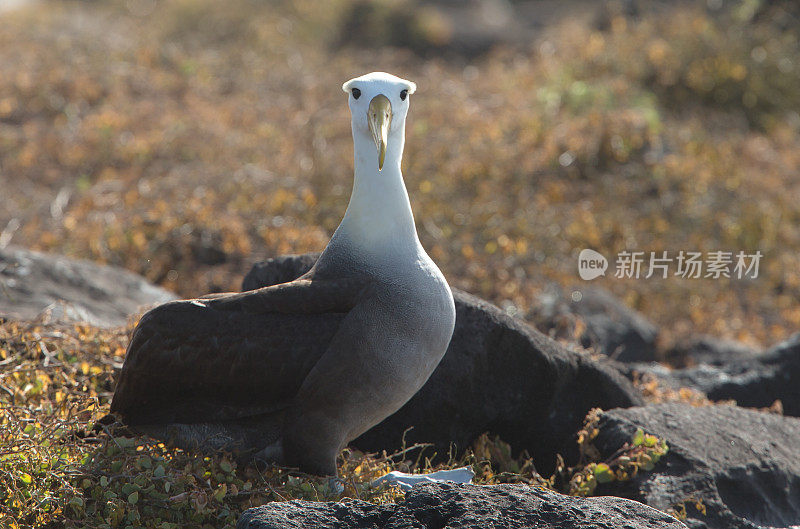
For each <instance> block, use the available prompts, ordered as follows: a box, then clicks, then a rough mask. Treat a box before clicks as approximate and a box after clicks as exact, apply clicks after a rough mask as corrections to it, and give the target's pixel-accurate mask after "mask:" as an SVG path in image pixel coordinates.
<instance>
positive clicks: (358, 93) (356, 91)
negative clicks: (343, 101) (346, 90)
mask: <svg viewBox="0 0 800 529" xmlns="http://www.w3.org/2000/svg"><path fill="white" fill-rule="evenodd" d="M359 97H361V90H359V89H358V88H353V99H358V98H359Z"/></svg>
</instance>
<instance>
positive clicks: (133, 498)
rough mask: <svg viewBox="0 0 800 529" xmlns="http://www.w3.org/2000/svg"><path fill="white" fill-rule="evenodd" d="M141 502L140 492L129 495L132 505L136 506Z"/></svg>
mask: <svg viewBox="0 0 800 529" xmlns="http://www.w3.org/2000/svg"><path fill="white" fill-rule="evenodd" d="M137 501H139V493H138V492H131V493H130V494H128V503H130V504H131V505H136V502H137Z"/></svg>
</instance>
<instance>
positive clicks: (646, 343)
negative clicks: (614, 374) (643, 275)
mask: <svg viewBox="0 0 800 529" xmlns="http://www.w3.org/2000/svg"><path fill="white" fill-rule="evenodd" d="M578 292H579V295H577V296H574V297H573V296H570V297H569V298H568V297H567V296H565V295H564V293H563V292H562V291H561V290H560V289H559V288H557V287H553V288H551V289H550V291H549V292H547V293H545V294H543V295H542V296H540V298H539V302H540V307H539V308H538V310H537V314H536V315H535V320H536V324H537V326H538V327H539V328H541V329H545V330H547V331H551V330H552V331H554V332H555V333H556V334H557V335H559V336H562V337H565V338H568V339H572V338H573V336H574V333H573V331H574V329H575V325H576V319H577V318H580V319H581V320H582V321H583V322H584V323H585V324H586V330H585V331H584V332H583V333H582V334H581V336H580V342H581V345H583V346H584V347H595V348H597V349H598V350H599V351H600V352H601V353H603V354H605V355H607V356H609V357H611V358H614V359H616V360H619V361H620V362H645V361H650V360H654V359H655V358H656V338H657V337H658V328H657V327H656V326H655V325H653V324H652V323H650V322H649V321H648V320H647V319H645V317H644V316H642V315H641V314H639V313H638V312H636V311H635V310H632V309H630V308H628V307H627V306H626V305H625V304H624V303H622V302H621V301H620V300H618V299H617V298H615V297H614V296H613V295H612V294H611V293H610V292H608V291H606V290H603V289H600V288H586V289H581V290H580V291H578Z"/></svg>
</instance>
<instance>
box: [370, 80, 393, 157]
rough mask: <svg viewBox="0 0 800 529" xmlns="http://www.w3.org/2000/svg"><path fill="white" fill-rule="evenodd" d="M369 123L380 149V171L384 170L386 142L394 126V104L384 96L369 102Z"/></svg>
mask: <svg viewBox="0 0 800 529" xmlns="http://www.w3.org/2000/svg"><path fill="white" fill-rule="evenodd" d="M367 123H368V124H369V130H370V132H372V139H373V140H375V146H376V147H377V148H378V170H379V171H380V170H382V169H383V161H384V159H385V158H386V142H387V141H388V139H389V127H390V126H391V124H392V103H391V101H389V98H388V97H386V96H385V95H383V94H379V95H376V96H375V97H373V98H372V101H370V102H369V109H367Z"/></svg>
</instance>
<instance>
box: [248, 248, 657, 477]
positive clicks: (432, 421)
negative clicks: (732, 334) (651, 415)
mask: <svg viewBox="0 0 800 529" xmlns="http://www.w3.org/2000/svg"><path fill="white" fill-rule="evenodd" d="M313 262H314V256H306V257H297V256H292V257H288V258H286V259H284V258H277V259H272V260H270V261H268V262H266V263H262V264H260V265H256V266H255V267H254V268H253V270H251V271H250V273H249V274H248V275H247V277H246V278H245V280H244V284H243V288H244V289H245V290H247V289H252V288H257V287H259V286H266V285H267V284H270V283H271V282H272V281H275V280H280V281H279V282H282V281H289V280H291V279H294V278H295V277H298V276H299V275H301V274H303V273H304V272H305V271H306V270H307V269H308V267H310V266H311V264H313ZM292 264H294V265H295V266H297V268H296V269H295V270H294V273H292V274H289V273H286V275H283V276H281V275H280V272H287V271H288V269H289V268H291V266H292ZM276 271H277V272H276ZM262 278H263V279H262ZM453 295H454V297H455V302H456V328H455V332H454V334H453V338H452V340H451V342H450V347H449V348H448V350H447V353H446V354H445V356H444V359H443V360H442V361H441V363H440V364H439V366H438V367H437V368H436V370H435V371H434V373H433V375H431V378H430V379H429V380H428V382H427V383H426V384H425V386H423V388H422V389H421V390H420V391H419V392H418V393H417V394H416V395H415V396H414V397H413V398H412V399H411V400H410V401H409V402H408V403H406V405H405V406H403V408H401V409H400V410H399V411H397V412H396V413H395V414H394V415H392V416H390V417H388V418H387V419H386V420H384V421H383V422H382V423H380V424H379V425H377V426H376V427H374V428H372V429H371V430H370V431H368V432H367V433H365V434H364V435H362V436H361V437H359V438H358V439H356V440H355V441H354V442H353V444H354V445H355V446H357V447H359V448H361V449H363V450H369V451H379V450H383V449H386V450H391V449H394V448H398V447H400V445H401V440H402V438H403V433H404V432H405V431H406V430H407V429H408V428H410V427H412V426H413V430H411V431H410V432H408V433H407V435H406V441H407V443H408V444H413V443H415V442H430V443H434V444H435V445H436V450H437V451H438V453H439V454H441V455H443V454H447V453H448V450H449V448H450V445H451V443H453V444H455V446H456V449H457V450H458V451H461V450H463V449H465V448H466V447H468V446H469V444H470V443H471V442H472V441H473V440H474V439H475V438H476V437H478V436H479V435H480V434H482V433H484V432H486V431H489V432H491V433H493V434H497V435H500V437H501V438H502V439H503V440H504V441H506V442H508V443H510V444H511V446H512V447H514V449H515V450H523V449H527V450H528V452H530V453H531V454H532V456H533V458H534V462H535V463H536V465H537V468H538V469H539V470H540V471H541V472H549V471H551V470H552V469H553V466H554V460H555V459H554V458H555V454H556V453H557V452H560V453H562V454H564V455H565V456H566V457H568V458H569V457H570V456H572V455H574V452H572V453H571V452H570V450H575V449H576V448H575V443H574V442H573V436H574V434H575V432H576V431H577V430H578V429H579V428H580V426H581V424H582V422H583V419H584V417H585V415H586V413H587V412H588V411H589V410H590V409H591V408H594V407H600V408H603V409H610V408H615V407H628V406H633V405H637V404H640V403H641V402H642V400H641V396H640V395H639V393H638V391H637V390H636V389H634V388H633V386H632V385H631V384H630V383H629V382H628V381H627V380H626V379H625V378H624V377H623V376H622V375H620V374H619V372H618V371H616V370H615V369H613V368H612V367H610V366H607V365H605V364H604V363H599V362H596V361H594V360H592V359H590V358H589V357H588V356H584V355H581V354H579V353H576V352H573V351H569V350H567V349H566V348H564V347H563V346H562V345H560V344H558V343H556V342H554V341H553V340H551V339H549V338H547V337H546V336H544V335H542V334H541V333H539V332H538V331H536V330H535V329H533V328H532V327H530V326H529V325H526V324H525V323H524V322H523V321H521V320H518V319H515V318H512V317H510V316H508V315H507V314H505V313H504V312H503V311H502V310H500V309H498V308H497V307H495V306H494V305H492V304H490V303H487V302H485V301H482V300H480V299H478V298H476V297H474V296H471V295H469V294H466V293H464V292H461V291H459V290H456V289H453Z"/></svg>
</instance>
